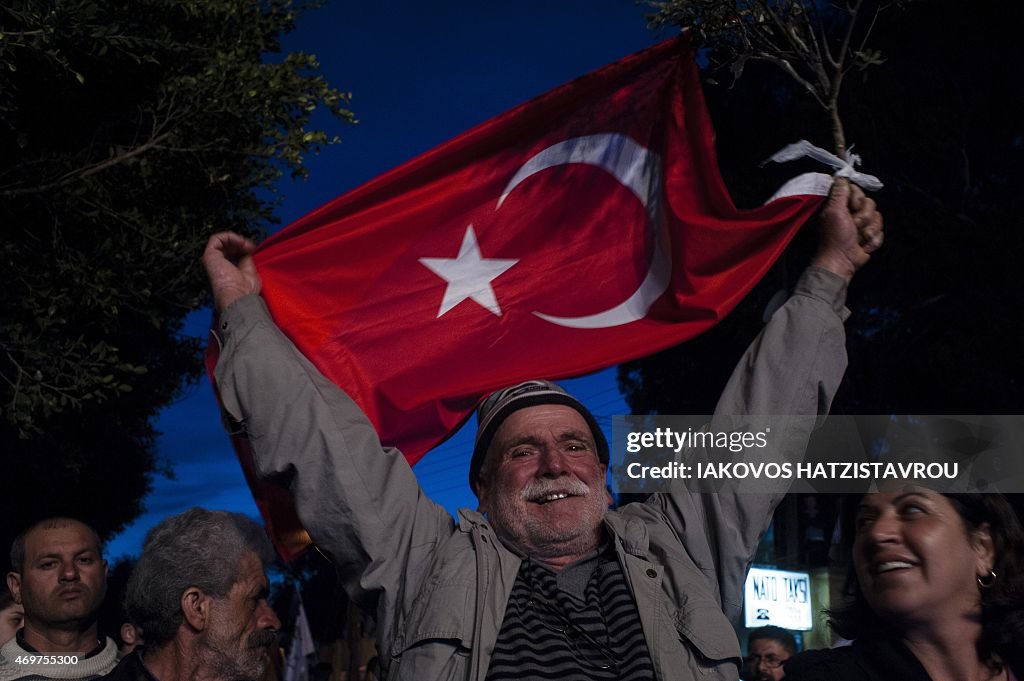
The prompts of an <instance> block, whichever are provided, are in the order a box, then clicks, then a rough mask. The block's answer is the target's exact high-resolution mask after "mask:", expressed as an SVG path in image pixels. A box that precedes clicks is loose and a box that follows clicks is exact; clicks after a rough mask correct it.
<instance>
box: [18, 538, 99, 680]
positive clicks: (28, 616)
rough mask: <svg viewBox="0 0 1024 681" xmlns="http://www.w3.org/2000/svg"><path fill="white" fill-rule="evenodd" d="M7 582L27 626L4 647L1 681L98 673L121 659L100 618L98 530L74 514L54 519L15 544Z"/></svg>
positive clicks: (77, 677)
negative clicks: (105, 635) (103, 634)
mask: <svg viewBox="0 0 1024 681" xmlns="http://www.w3.org/2000/svg"><path fill="white" fill-rule="evenodd" d="M11 568H12V571H11V572H10V573H9V574H8V575H7V587H8V588H9V589H10V591H11V595H12V596H13V597H14V601H15V602H16V603H21V605H22V606H23V607H24V608H25V624H24V626H23V628H22V629H20V630H19V631H18V632H17V634H16V635H15V637H14V638H12V639H11V640H10V641H8V642H7V643H5V644H4V646H3V648H0V680H2V681H15V680H25V681H28V680H30V679H31V680H34V679H50V678H60V679H93V678H96V677H97V676H100V675H101V674H105V673H107V672H108V671H110V670H111V668H113V666H114V665H115V664H116V663H117V646H116V645H115V644H114V642H113V641H112V640H111V639H109V638H105V639H101V638H100V637H99V630H98V625H97V616H98V612H99V609H100V605H101V604H102V603H103V597H104V596H105V595H106V592H107V563H106V561H104V560H103V546H102V543H101V542H100V538H99V536H98V535H97V534H96V531H95V530H93V529H92V528H91V527H89V526H88V525H86V524H85V523H83V522H81V521H78V520H74V519H72V518H48V519H46V520H43V521H40V522H38V523H36V524H35V525H33V526H32V527H30V528H28V529H27V530H25V531H24V532H22V533H21V534H20V535H18V537H17V538H15V540H14V543H13V544H11Z"/></svg>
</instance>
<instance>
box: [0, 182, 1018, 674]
mask: <svg viewBox="0 0 1024 681" xmlns="http://www.w3.org/2000/svg"><path fill="white" fill-rule="evenodd" d="M821 215H822V218H821V222H822V226H821V239H820V246H819V250H818V252H817V254H816V255H815V257H814V259H813V260H812V263H811V267H809V268H808V269H807V270H806V272H805V273H804V275H803V276H802V277H801V279H800V281H799V282H798V284H797V286H796V287H795V290H794V291H793V293H792V295H791V296H790V298H789V300H788V301H787V302H786V303H785V304H784V305H783V306H782V307H781V308H780V309H779V310H777V311H776V312H775V313H774V315H773V316H772V317H771V319H770V320H769V322H768V323H767V325H766V327H765V328H764V329H763V331H762V332H761V334H760V335H759V336H758V338H757V339H755V340H754V342H753V343H752V345H751V346H750V348H749V349H748V351H747V352H746V353H745V354H744V356H743V357H742V358H741V359H740V362H739V364H738V366H737V368H736V370H735V371H734V373H733V375H732V378H731V379H730V381H729V383H728V385H727V387H726V389H725V392H724V393H723V395H722V396H721V398H720V401H719V405H718V409H717V412H716V413H717V414H722V415H730V416H737V415H739V416H743V415H768V414H787V415H791V416H797V417H799V416H805V417H808V418H805V419H802V420H801V419H799V418H795V419H793V420H792V425H791V426H789V431H788V432H786V433H778V434H776V435H777V436H778V437H780V439H781V440H782V441H784V442H786V443H788V446H790V447H793V448H798V449H802V447H803V446H804V445H805V444H806V440H807V438H808V437H809V435H810V427H809V426H806V427H805V424H807V423H812V422H813V420H814V418H815V417H818V416H821V415H823V414H826V413H827V412H828V409H829V405H830V401H831V398H832V396H833V395H834V393H835V391H836V389H837V388H838V385H839V383H840V381H841V379H842V376H843V373H844V371H845V362H846V356H845V335H844V331H843V320H844V319H845V316H846V314H847V312H846V310H845V307H844V300H845V293H846V288H847V285H848V284H849V282H850V280H851V279H852V278H853V276H854V274H855V273H856V271H857V270H858V269H859V268H860V267H861V266H862V265H864V264H865V263H866V262H867V260H868V259H869V257H870V255H871V253H872V252H873V251H874V250H876V249H877V248H878V247H879V246H880V245H881V243H882V218H881V215H880V214H879V213H878V211H877V209H876V207H875V204H874V202H873V201H871V200H870V199H868V198H867V197H866V196H864V194H863V193H862V192H861V191H860V190H859V189H858V188H856V187H851V186H849V185H847V184H845V183H839V184H837V185H836V188H835V189H834V191H833V194H832V196H831V197H830V199H829V201H828V203H827V205H826V206H825V208H824V210H823V211H822V214H821ZM253 249H254V245H253V244H252V243H251V242H249V241H248V240H246V239H244V238H242V237H241V236H239V235H236V234H232V233H221V234H218V235H215V236H214V237H212V238H211V239H210V241H209V243H208V245H207V249H206V252H205V254H204V258H203V259H204V265H205V267H206V270H207V273H208V275H209V278H210V283H211V287H212V292H213V298H214V302H215V307H216V310H217V313H218V315H219V322H218V324H217V328H216V331H217V333H218V340H219V342H220V344H221V354H220V358H219V360H218V363H217V366H216V369H215V378H216V382H217V387H218V391H219V394H220V396H221V399H222V403H223V407H224V410H225V416H226V420H227V422H228V423H230V424H231V426H232V428H235V429H237V430H238V431H240V432H244V433H245V434H246V435H247V436H248V438H249V441H250V444H251V445H252V451H253V458H254V464H255V467H256V470H257V472H258V473H259V474H260V475H263V476H273V477H274V478H276V479H278V480H281V479H286V480H288V481H290V489H291V492H292V495H293V497H294V499H295V501H296V507H297V510H298V513H299V516H300V519H301V520H302V522H303V525H304V526H305V528H306V529H307V530H308V532H309V534H310V536H311V537H312V539H313V541H314V542H315V543H316V545H317V547H318V549H319V550H320V551H321V552H322V553H323V554H324V555H325V556H326V557H327V558H329V559H330V560H331V561H332V562H333V563H334V565H335V567H336V568H337V571H338V576H339V579H340V581H341V583H342V585H343V586H344V588H345V589H346V591H347V592H348V594H349V596H350V597H351V598H352V599H353V600H354V601H355V602H356V603H357V604H358V605H360V606H361V607H362V608H363V609H364V611H367V612H369V613H370V614H371V615H372V617H373V619H374V621H375V625H376V628H375V632H376V645H377V649H378V651H379V658H378V660H379V667H380V669H379V672H380V674H381V676H382V677H383V678H387V679H390V680H401V679H415V680H416V681H431V680H433V679H460V680H461V679H468V680H474V681H498V680H501V679H517V680H518V681H532V680H535V679H551V678H559V679H562V680H563V681H571V680H574V679H577V680H583V679H585V680H587V681H593V680H601V679H615V680H635V681H640V680H647V679H659V680H668V679H723V680H735V679H737V678H738V677H739V675H740V674H741V672H742V674H743V676H744V677H745V678H747V679H749V680H751V681H769V680H770V681H778V680H779V679H780V678H783V676H785V677H788V678H790V679H796V680H798V681H799V680H812V681H813V680H821V681H836V680H837V679H838V680H845V679H850V680H851V681H852V680H857V681H863V680H870V681H874V680H876V679H893V678H899V679H901V681H903V680H911V681H914V680H918V679H920V680H921V681H925V680H931V681H1016V679H1017V678H1018V676H1019V675H1020V674H1021V673H1024V666H1022V664H1024V659H1022V656H1021V652H1020V651H1021V646H1020V643H1022V642H1024V573H1022V570H1021V568H1022V567H1024V566H1022V565H1021V562H1022V560H1024V532H1022V530H1021V526H1020V522H1019V520H1018V518H1017V516H1016V515H1015V514H1014V513H1013V511H1012V509H1011V508H1010V507H1009V505H1008V504H1007V503H1006V501H1005V500H1003V499H1002V498H1001V497H999V496H998V495H942V494H938V493H936V492H933V491H930V490H928V489H925V488H922V487H917V486H897V487H896V488H895V489H892V490H885V491H882V492H878V493H873V494H869V495H865V496H863V497H862V498H859V499H855V500H853V503H847V504H845V507H844V508H845V510H844V522H843V524H842V527H843V530H844V547H845V548H846V551H847V554H848V557H849V564H850V565H851V576H850V581H849V596H850V600H849V603H848V604H844V605H842V606H840V607H839V608H837V609H836V610H835V611H833V613H832V623H833V626H834V627H835V629H836V631H837V633H838V634H840V635H841V636H843V637H844V638H847V639H853V644H852V645H850V646H845V647H841V648H836V649H833V650H825V651H809V652H803V653H799V654H798V653H797V646H796V642H795V640H794V639H793V637H792V636H791V635H789V634H788V633H787V632H784V631H781V630H776V629H771V628H769V629H763V630H758V631H756V632H754V635H752V636H751V639H750V640H749V642H748V649H749V657H748V660H747V663H746V665H743V664H742V663H741V661H742V658H741V650H740V645H739V641H738V640H737V637H736V634H735V631H734V629H733V626H732V624H731V621H734V620H735V618H736V616H737V615H738V613H739V610H740V608H741V605H742V587H743V583H744V577H745V574H746V570H747V568H748V566H749V564H750V561H751V559H752V557H753V555H754V551H755V550H756V547H757V544H758V541H759V539H760V537H761V534H762V533H763V531H764V530H765V529H766V527H767V526H768V523H769V522H770V521H771V517H772V511H773V509H774V507H775V505H776V504H777V503H778V502H779V500H780V498H781V494H738V493H725V492H722V493H719V494H690V493H686V492H673V493H665V494H654V495H652V496H651V497H650V498H649V499H648V500H647V501H645V502H644V503H634V504H628V505H625V506H622V507H619V508H616V509H611V508H609V506H610V499H609V498H608V494H607V492H606V474H607V466H608V462H609V447H608V442H607V441H606V439H605V436H604V435H603V434H602V432H601V429H600V428H599V427H598V426H597V423H596V420H595V419H594V417H593V415H592V414H591V413H590V411H589V410H588V409H587V408H586V406H585V405H584V404H583V403H582V402H580V401H579V400H577V399H576V398H575V397H573V396H572V395H570V394H569V393H567V392H566V391H564V390H563V389H562V388H560V387H559V386H558V385H556V384H554V383H551V382H549V381H547V380H532V381H526V382H523V383H519V384H517V385H514V386H510V387H508V388H505V389H503V390H499V391H497V392H495V393H493V394H492V395H490V396H489V397H487V398H486V399H484V400H483V401H482V402H481V403H480V405H479V407H478V410H477V418H478V423H479V425H478V431H477V437H476V443H475V446H474V450H473V452H472V455H471V465H470V481H469V482H470V486H471V487H472V489H473V491H474V492H475V493H476V495H477V497H478V500H479V507H478V509H477V510H469V509H462V510H460V512H459V516H458V520H457V521H456V520H455V519H453V518H452V516H451V515H450V514H449V513H448V512H447V511H446V510H445V509H444V508H442V507H440V506H438V505H437V504H434V503H433V502H431V501H430V500H429V499H427V498H426V497H425V495H423V494H422V492H421V490H420V488H419V486H418V484H417V483H416V479H415V476H414V475H413V473H412V470H411V468H410V467H409V466H408V464H407V462H406V460H405V458H404V457H403V456H402V455H401V453H400V452H398V451H396V450H394V449H392V448H388V447H384V446H382V444H381V443H380V441H379V439H378V437H377V434H376V432H375V431H374V429H373V427H372V425H371V424H370V423H369V422H368V420H367V419H366V417H365V416H364V415H363V413H362V412H361V411H360V409H359V408H358V407H357V406H356V404H355V403H354V402H353V401H352V400H351V399H350V398H349V397H348V396H347V395H346V394H345V393H344V392H343V391H342V390H340V389H339V388H338V387H337V386H335V385H333V384H332V383H331V382H330V381H328V380H327V379H325V378H324V377H323V376H322V375H321V374H320V373H319V372H318V371H317V369H316V368H315V367H314V366H313V365H312V364H311V363H310V362H309V361H308V360H307V359H306V358H305V357H303V356H302V354H301V353H300V352H299V351H298V350H297V349H296V348H295V346H294V345H293V344H292V343H291V342H290V340H289V339H288V338H286V337H285V336H284V335H283V334H282V333H281V332H280V330H279V329H277V328H276V326H275V325H274V323H273V320H272V319H271V317H270V316H269V314H268V311H267V309H266V306H265V304H264V303H263V301H262V300H261V298H260V297H259V296H258V295H257V294H258V293H259V290H260V279H259V275H258V273H257V271H256V269H255V266H254V263H253V260H252V252H253ZM272 558H273V551H272V548H271V546H270V545H269V543H268V540H267V538H266V535H265V533H264V531H263V530H262V529H261V528H260V526H258V525H257V524H255V523H254V522H252V521H251V520H248V519H246V518H244V517H242V516H239V515H237V514H231V513H226V512H219V511H206V510H202V509H192V510H189V511H187V512H185V513H182V514H180V515H177V516H173V517H170V518H167V519H166V520H164V521H163V522H162V523H160V524H159V525H158V526H157V527H155V528H154V529H153V530H152V531H151V532H150V533H149V535H148V536H147V539H146V541H145V544H144V546H143V550H142V555H141V557H140V558H139V562H138V565H137V566H136V567H135V570H134V572H133V574H132V576H131V579H130V581H129V584H128V587H127V592H126V596H125V608H126V613H127V617H128V619H129V623H130V625H131V626H132V628H131V629H130V630H128V632H129V635H128V636H126V637H124V639H125V641H126V642H127V641H128V640H129V639H133V638H136V639H141V640H142V641H144V644H143V645H142V646H141V647H139V648H137V649H136V650H134V651H133V652H131V653H129V654H126V655H123V656H119V651H118V649H117V646H116V645H115V644H114V642H113V641H111V640H110V639H106V638H103V637H101V636H100V633H99V631H98V627H97V623H96V617H95V614H96V611H97V610H98V608H99V604H100V603H101V602H102V600H103V598H104V594H105V573H106V563H105V562H104V560H103V556H102V548H101V543H100V540H99V537H97V535H96V533H95V532H94V531H93V530H92V529H91V528H90V527H89V526H88V525H86V524H85V523H83V522H81V521H78V520H74V519H69V518H51V519H47V520H44V521H42V522H40V523H37V524H35V525H33V526H32V527H30V528H26V529H25V531H24V532H22V534H21V535H19V536H18V538H17V539H16V541H15V542H14V545H13V546H12V549H11V562H12V572H11V573H10V574H9V575H8V579H7V582H8V587H9V589H10V599H11V600H10V602H9V603H6V602H5V601H0V605H4V604H5V603H6V607H5V608H4V609H3V610H2V611H0V612H2V614H3V618H2V621H0V627H7V626H10V625H16V624H18V620H19V618H20V619H22V620H23V625H22V626H21V628H20V629H17V631H16V633H14V635H13V637H10V638H9V640H7V642H6V643H4V644H3V647H2V648H0V656H2V659H0V681H14V680H15V679H24V680H28V679H46V678H65V679H71V678H75V679H91V678H108V679H115V680H118V681H125V680H128V681H179V680H180V681H185V680H197V681H198V680H210V681H257V680H258V679H260V678H261V675H262V674H263V673H264V671H265V669H266V667H267V662H268V659H269V653H270V651H271V650H272V649H273V648H274V646H275V645H276V642H277V632H278V630H279V629H280V628H281V622H280V620H279V618H278V616H277V614H275V612H274V611H273V609H272V608H271V607H270V605H269V603H268V601H267V597H268V589H269V584H268V580H267V575H266V567H267V564H268V562H269V561H271V560H272ZM19 607H20V611H19V609H18V608H19ZM8 611H10V612H8ZM5 631H6V629H0V632H5ZM4 636H6V634H4Z"/></svg>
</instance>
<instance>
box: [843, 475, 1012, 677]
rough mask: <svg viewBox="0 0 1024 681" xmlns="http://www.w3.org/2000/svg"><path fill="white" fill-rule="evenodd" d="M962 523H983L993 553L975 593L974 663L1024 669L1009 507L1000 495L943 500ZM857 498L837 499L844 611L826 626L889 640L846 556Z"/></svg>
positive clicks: (891, 632)
mask: <svg viewBox="0 0 1024 681" xmlns="http://www.w3.org/2000/svg"><path fill="white" fill-rule="evenodd" d="M943 496H945V497H946V499H948V500H949V502H950V503H951V504H952V506H953V508H955V509H956V510H957V512H958V513H959V514H960V517H961V518H963V521H964V525H965V526H966V527H967V531H968V532H973V531H974V530H976V529H977V528H979V527H980V526H981V525H982V524H984V523H988V530H989V533H990V534H991V536H992V542H993V547H994V550H995V562H994V564H993V567H992V571H993V572H995V573H996V575H997V576H996V578H995V583H994V584H993V585H992V586H991V587H987V588H981V587H980V586H979V590H980V592H981V613H982V616H981V619H982V632H981V638H980V639H979V640H978V657H979V659H980V660H982V661H983V662H986V663H990V662H993V661H995V658H996V656H998V658H999V659H1000V660H1002V661H1003V662H1004V663H1006V664H1008V665H1009V666H1010V667H1011V668H1012V669H1014V670H1016V671H1019V670H1021V669H1024V649H1022V646H1021V641H1024V528H1022V527H1021V521H1020V519H1019V518H1018V517H1017V514H1016V512H1015V511H1014V510H1013V507H1012V506H1011V505H1010V503H1009V502H1008V501H1007V500H1006V498H1005V497H1004V496H1003V495H1002V494H995V493H993V494H945V495H943ZM860 499H861V497H860V496H858V495H850V496H848V497H845V498H844V499H843V508H842V512H841V520H840V522H841V524H842V548H843V554H844V557H845V559H846V561H847V564H848V566H849V571H848V573H847V577H846V587H845V593H846V595H847V596H848V597H849V598H848V601H847V603H846V604H845V605H843V606H842V607H839V608H834V609H832V610H830V611H829V624H830V625H831V626H832V628H833V629H834V630H835V631H836V633H838V634H839V635H840V636H842V637H843V638H848V639H856V638H862V639H867V638H889V637H894V636H896V635H897V632H895V631H894V630H893V629H892V627H891V625H888V624H886V623H885V621H884V620H883V619H882V618H880V617H879V616H878V615H877V614H876V613H875V612H874V611H873V610H872V609H871V606H870V605H868V602H867V600H866V599H865V598H864V594H863V592H862V591H861V589H860V585H859V584H858V582H857V575H856V572H855V570H854V565H853V559H852V553H853V541H854V538H855V534H856V525H855V522H854V521H855V519H856V514H857V506H858V504H859V502H860Z"/></svg>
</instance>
